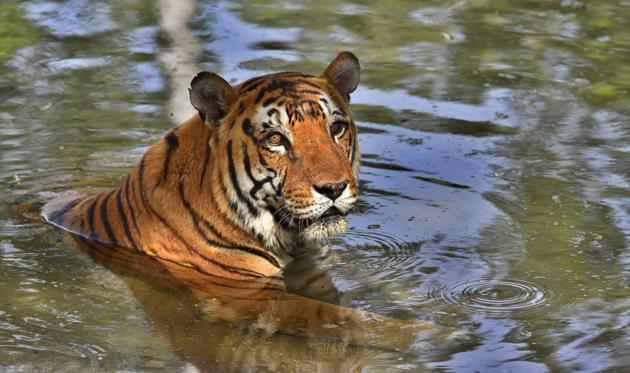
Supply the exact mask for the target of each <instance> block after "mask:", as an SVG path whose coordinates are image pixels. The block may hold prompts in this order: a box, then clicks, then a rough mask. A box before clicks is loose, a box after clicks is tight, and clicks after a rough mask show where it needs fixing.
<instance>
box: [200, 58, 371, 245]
mask: <svg viewBox="0 0 630 373" xmlns="http://www.w3.org/2000/svg"><path fill="white" fill-rule="evenodd" d="M359 77H360V66H359V61H358V59H357V58H356V56H354V55H353V54H352V53H349V52H343V53H341V54H339V56H337V58H335V59H334V60H333V61H332V62H331V63H330V65H329V66H328V67H327V68H326V70H325V71H324V73H323V74H322V75H321V76H319V77H315V76H310V75H305V74H300V73H291V72H286V73H277V74H271V75H265V76H260V77H257V78H253V79H250V80H247V81H245V82H244V83H242V84H240V85H237V86H234V87H233V86H231V85H230V84H229V83H228V82H226V81H225V80H224V79H223V78H221V77H220V76H218V75H216V74H214V73H209V72H201V73H199V74H198V75H197V76H196V77H195V78H194V79H193V80H192V83H191V89H190V100H191V103H192V105H193V106H194V107H195V109H196V110H197V111H198V112H199V115H200V116H201V118H202V120H203V121H204V122H205V124H206V125H207V126H208V127H209V128H210V130H211V137H210V143H209V146H210V147H211V149H213V155H215V156H216V157H217V158H218V159H220V160H219V163H215V165H216V167H218V168H219V178H220V180H221V185H220V188H221V189H222V190H221V191H222V193H223V194H224V195H225V197H226V202H227V204H226V207H225V210H226V211H224V213H225V214H228V215H229V216H231V217H232V220H234V221H237V222H239V223H240V224H241V225H242V226H243V227H244V228H245V229H246V230H248V231H249V232H250V233H251V234H252V235H254V236H255V237H257V238H258V239H260V240H261V241H263V242H264V243H265V244H266V245H267V246H270V247H277V246H280V247H281V248H282V249H283V250H290V249H287V248H286V247H287V246H288V245H290V246H294V245H295V244H297V245H301V246H304V245H306V246H309V244H314V243H315V244H319V243H320V242H321V241H322V240H324V239H325V238H327V237H329V236H331V235H336V234H339V233H341V232H343V231H344V230H345V227H346V215H347V214H348V212H349V211H350V210H351V209H352V207H353V206H354V204H355V201H356V199H357V194H358V188H357V174H358V171H359V162H360V157H359V150H358V143H357V130H356V128H355V125H354V122H353V120H352V115H351V114H350V110H349V100H350V93H352V92H353V91H354V90H355V89H356V88H357V86H358V84H359Z"/></svg>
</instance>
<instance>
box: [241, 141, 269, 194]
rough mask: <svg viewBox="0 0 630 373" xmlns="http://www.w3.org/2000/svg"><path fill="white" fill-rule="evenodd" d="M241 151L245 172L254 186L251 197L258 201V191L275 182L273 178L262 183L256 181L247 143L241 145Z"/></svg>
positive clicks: (267, 178) (250, 192) (266, 178)
mask: <svg viewBox="0 0 630 373" xmlns="http://www.w3.org/2000/svg"><path fill="white" fill-rule="evenodd" d="M241 151H242V152H243V167H244V168H245V172H246V173H247V176H248V177H249V179H250V180H251V181H252V183H253V184H254V186H253V187H252V189H251V190H250V191H249V195H250V196H251V197H252V199H257V198H256V193H258V191H259V190H260V189H262V187H263V186H264V185H265V184H266V183H271V181H272V180H273V177H271V176H267V177H265V178H264V179H262V180H260V181H258V180H256V178H255V177H254V174H253V173H252V169H251V164H250V163H249V153H248V152H247V145H246V144H245V142H242V143H241ZM259 154H260V153H259ZM272 187H273V184H272Z"/></svg>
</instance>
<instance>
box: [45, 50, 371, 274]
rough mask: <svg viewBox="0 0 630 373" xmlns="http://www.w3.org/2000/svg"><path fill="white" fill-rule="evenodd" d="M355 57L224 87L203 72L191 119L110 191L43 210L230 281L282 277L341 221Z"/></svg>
mask: <svg viewBox="0 0 630 373" xmlns="http://www.w3.org/2000/svg"><path fill="white" fill-rule="evenodd" d="M358 69H359V67H358V62H357V60H356V57H354V55H352V54H350V53H347V52H346V53H342V54H341V55H339V57H337V59H335V60H334V61H333V62H332V63H331V65H329V67H328V68H327V69H326V72H325V73H324V74H323V75H322V76H320V77H314V76H310V75H305V74H300V73H278V74H272V75H266V76H261V77H258V78H253V79H250V80H248V81H246V82H244V83H242V84H240V85H238V86H235V87H232V86H230V85H229V84H228V83H227V82H225V81H224V80H223V79H221V78H220V77H218V76H217V75H215V74H210V73H200V74H199V75H198V76H197V77H195V79H193V81H192V83H191V85H192V88H191V102H192V104H193V106H195V108H197V109H198V110H199V115H195V116H194V117H193V118H191V119H190V120H188V121H187V122H185V123H183V124H182V125H181V126H179V127H178V128H176V129H175V130H173V131H171V132H169V133H168V134H167V135H166V136H165V137H164V138H163V139H162V140H161V141H159V142H158V143H156V144H154V145H153V146H152V147H150V149H149V150H148V151H147V152H146V154H144V156H143V157H142V159H141V160H140V161H139V163H138V164H136V166H135V167H134V168H133V170H132V171H131V174H130V175H129V176H128V178H127V179H126V180H125V182H124V183H123V184H122V185H120V186H119V187H118V188H116V189H114V190H112V191H110V192H107V193H103V194H99V195H94V196H88V197H82V198H77V199H74V200H71V201H70V202H66V203H65V204H60V203H59V202H57V201H54V202H53V203H50V204H49V205H47V206H46V207H45V209H44V216H45V217H46V219H47V220H48V221H49V222H50V223H52V224H54V225H57V226H59V227H61V228H63V229H65V230H67V231H70V232H71V233H73V234H75V235H78V236H80V237H83V238H85V239H88V240H91V241H95V242H99V243H104V244H110V245H116V246H120V247H126V248H130V249H133V250H136V251H139V252H143V253H146V254H148V255H151V256H154V257H157V258H161V259H164V260H167V261H170V262H174V263H179V264H183V265H186V266H189V267H193V268H196V269H198V270H201V271H203V272H205V273H209V274H213V275H217V276H221V277H224V278H229V279H237V280H252V279H258V278H264V277H274V276H279V273H280V271H281V269H282V268H283V267H284V266H285V265H286V264H287V263H288V262H290V261H291V260H292V258H294V257H295V256H298V255H301V254H303V253H304V252H306V251H312V250H316V249H317V248H319V247H321V246H322V243H323V241H324V240H325V239H326V238H327V237H329V236H330V235H334V234H339V233H341V232H342V231H343V229H344V228H345V215H346V214H347V213H348V212H349V211H350V210H351V209H352V207H353V205H354V202H355V200H356V197H357V181H356V177H357V173H358V169H359V158H360V157H359V150H358V147H357V144H358V142H357V141H356V135H357V133H356V128H355V125H354V122H353V120H352V115H351V114H350V110H349V106H348V105H349V94H350V93H351V92H352V91H353V90H354V89H355V88H356V84H358V74H359V71H358Z"/></svg>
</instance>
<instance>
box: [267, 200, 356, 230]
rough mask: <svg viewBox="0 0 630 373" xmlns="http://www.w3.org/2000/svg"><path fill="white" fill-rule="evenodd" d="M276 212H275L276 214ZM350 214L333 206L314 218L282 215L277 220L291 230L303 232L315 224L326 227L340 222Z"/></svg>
mask: <svg viewBox="0 0 630 373" xmlns="http://www.w3.org/2000/svg"><path fill="white" fill-rule="evenodd" d="M275 215H276V214H274V216H275ZM347 215H348V214H347V213H343V212H342V211H341V210H339V209H338V208H337V207H335V206H332V207H330V208H329V209H328V210H326V211H324V213H323V214H321V215H319V216H317V217H313V218H297V217H294V216H287V215H284V216H282V218H281V219H277V220H276V221H277V222H278V223H279V224H280V225H281V226H282V227H283V228H285V229H287V230H289V231H293V232H296V233H299V232H303V231H305V230H307V229H309V228H311V227H312V226H314V225H317V226H319V227H321V228H325V227H326V226H328V225H335V224H339V223H340V222H342V221H345V218H346V216H347Z"/></svg>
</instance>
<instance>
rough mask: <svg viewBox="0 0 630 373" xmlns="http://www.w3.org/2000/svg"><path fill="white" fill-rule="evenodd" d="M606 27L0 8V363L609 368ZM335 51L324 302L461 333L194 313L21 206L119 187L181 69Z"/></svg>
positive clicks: (626, 227)
mask: <svg viewBox="0 0 630 373" xmlns="http://www.w3.org/2000/svg"><path fill="white" fill-rule="evenodd" d="M188 18H190V19H189V20H188ZM187 20H188V22H186V21H187ZM629 22H630V2H628V1H597V2H586V1H573V0H563V1H557V2H549V1H544V2H543V1H525V0H521V1H485V0H470V1H425V2H411V1H388V2H383V1H380V2H378V1H368V2H361V3H353V2H332V1H325V2H322V1H318V2H306V1H301V2H271V3H270V2H262V1H232V2H221V1H213V2H206V3H203V4H198V3H195V2H192V1H178V2H173V3H172V4H171V2H169V1H160V2H158V3H154V2H151V1H143V0H130V1H88V0H73V1H68V2H64V3H61V2H53V1H49V2H46V1H14V0H9V1H4V2H3V3H2V4H1V5H0V123H1V125H0V160H1V162H0V184H2V187H3V190H4V191H5V193H3V194H2V197H1V201H2V208H1V209H0V370H4V371H15V372H18V371H44V372H45V371H51V372H52V371H76V372H84V371H182V370H184V369H192V367H197V368H198V369H200V370H209V369H213V368H214V369H217V367H222V369H224V370H241V371H243V370H340V371H348V370H352V369H356V370H360V369H364V370H368V371H378V370H384V369H387V370H388V371H395V370H410V369H411V370H419V369H433V370H438V371H474V370H478V371H483V372H491V371H523V372H547V371H558V372H565V371H566V372H595V371H597V372H600V371H610V372H613V371H620V370H623V369H625V368H627V367H628V366H630V348H629V347H628V346H629V345H630V311H629V310H630V289H629V285H628V284H630V281H629V280H630V242H629V241H630V192H629V190H630V171H629V170H630V167H629V166H630V154H629V153H630V146H629V145H628V144H630V125H629V123H630V111H629V110H628V107H629V104H630V94H629V93H630V64H628V61H629V60H630V37H629V36H628V35H629V34H628V33H627V25H628V23H629ZM346 49H347V50H352V51H354V52H355V53H356V54H357V55H358V56H359V58H360V59H361V62H362V65H363V78H362V82H361V86H360V88H359V90H358V91H357V92H356V93H355V94H354V95H353V98H352V100H353V101H352V102H353V111H354V113H355V117H356V118H357V121H358V125H359V127H360V132H361V135H360V141H361V147H362V152H363V167H362V170H361V190H362V195H361V203H360V209H359V210H360V211H359V213H358V214H356V215H354V216H353V217H352V218H351V219H350V230H349V231H348V234H347V235H345V236H344V237H342V238H340V239H336V240H335V241H334V242H333V248H334V250H335V252H336V255H335V257H334V258H333V259H331V260H330V261H327V262H326V263H320V266H321V268H323V270H325V271H327V273H328V275H329V279H330V281H332V283H334V284H335V286H336V288H337V290H338V294H337V295H338V297H337V301H338V302H340V303H342V304H347V305H350V306H352V307H354V308H358V309H362V310H368V311H372V312H376V313H379V314H382V315H387V316H391V317H396V318H403V319H428V320H434V321H436V322H438V323H440V324H442V325H446V326H452V327H456V328H463V329H468V330H472V331H473V333H474V335H475V336H476V341H475V343H474V345H473V346H470V345H465V346H464V345H461V346H460V347H459V348H457V347H455V348H454V349H452V350H448V351H446V352H444V351H442V352H440V353H426V354H425V353H415V352H409V351H407V352H392V351H382V350H378V349H370V348H366V349H362V348H359V349H356V348H344V347H343V346H339V345H335V344H330V343H328V344H327V343H315V342H313V341H309V340H304V339H300V338H293V337H290V336H269V335H266V334H264V333H260V332H257V331H255V330H250V329H240V328H234V327H232V326H228V325H217V324H213V323H209V322H207V320H206V321H204V320H200V319H198V318H196V316H195V315H196V313H195V311H194V310H195V307H198V305H196V304H195V303H194V301H192V300H191V299H188V297H185V296H183V295H182V294H180V293H178V291H177V290H173V289H170V288H164V287H160V286H152V285H150V284H147V282H145V281H143V280H142V278H137V277H135V276H133V275H132V274H130V273H123V272H120V271H119V272H118V273H114V272H113V271H112V270H110V269H108V268H105V267H103V266H101V265H100V264H97V263H95V262H94V261H92V260H91V259H90V258H89V257H88V256H86V255H85V254H83V253H82V252H81V251H80V250H78V249H77V247H76V245H75V244H74V242H73V241H71V240H69V239H68V237H67V236H65V235H64V234H62V233H60V232H58V231H55V230H54V229H51V227H48V226H45V225H44V224H43V222H42V219H41V218H40V217H39V215H38V211H39V208H40V207H41V205H42V204H43V203H44V202H45V201H47V200H49V199H51V198H53V197H54V196H56V195H57V194H58V193H61V192H63V191H66V190H79V191H82V192H90V191H94V190H99V189H101V188H108V187H111V186H114V185H117V184H118V183H120V182H121V181H122V179H123V177H124V176H125V175H126V173H127V172H128V170H129V168H130V166H131V165H132V164H134V163H135V161H136V160H137V159H138V158H139V156H140V155H141V154H142V153H143V152H144V151H145V150H146V148H147V146H148V145H149V144H150V143H152V142H154V141H155V140H157V139H159V138H160V136H161V135H162V134H163V133H165V132H166V131H167V130H168V129H170V128H173V126H174V123H177V122H178V121H180V120H182V119H183V118H186V117H187V116H188V115H189V114H190V113H191V111H190V108H189V104H188V99H187V91H186V88H187V86H188V84H189V81H190V78H191V77H192V76H193V75H194V74H195V73H196V72H197V71H198V70H203V69H205V70H210V71H215V72H218V73H220V74H222V75H223V76H224V77H225V78H226V79H228V80H229V81H232V82H236V81H242V80H243V79H246V78H249V77H252V76H256V75H259V74H261V73H266V72H272V71H278V70H297V71H303V72H310V73H313V74H317V73H319V72H321V71H323V68H324V67H325V66H326V64H327V62H329V61H330V59H331V58H332V57H334V55H335V54H336V53H337V52H338V51H340V50H346ZM290 281H291V280H290ZM289 285H291V284H289ZM313 296H317V295H313ZM425 342H427V341H425ZM427 343H429V344H430V341H428V342H427Z"/></svg>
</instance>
